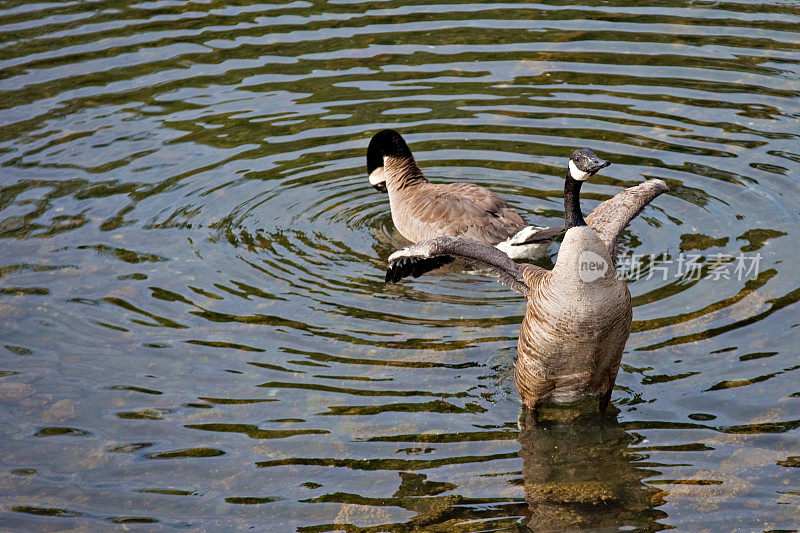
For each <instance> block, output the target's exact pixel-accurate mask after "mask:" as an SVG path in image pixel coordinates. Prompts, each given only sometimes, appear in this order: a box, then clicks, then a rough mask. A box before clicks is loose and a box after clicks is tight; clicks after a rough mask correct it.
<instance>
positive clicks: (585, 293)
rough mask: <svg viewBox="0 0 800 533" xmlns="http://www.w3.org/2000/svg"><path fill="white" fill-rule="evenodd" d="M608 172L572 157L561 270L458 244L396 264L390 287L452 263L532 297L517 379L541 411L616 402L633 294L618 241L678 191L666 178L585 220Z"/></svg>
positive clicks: (440, 242)
mask: <svg viewBox="0 0 800 533" xmlns="http://www.w3.org/2000/svg"><path fill="white" fill-rule="evenodd" d="M608 165H609V163H608V162H607V161H603V160H602V159H600V158H598V157H597V156H596V155H595V154H594V152H592V151H591V150H589V149H588V148H584V149H582V150H576V151H575V152H574V153H573V154H572V157H571V158H570V161H569V170H568V171H567V173H566V177H565V179H566V181H565V183H564V222H565V226H566V228H567V231H566V234H565V235H564V240H563V241H562V243H561V249H560V250H559V252H558V258H557V260H556V264H555V266H554V267H553V269H552V270H545V269H543V268H540V267H538V266H534V265H530V264H518V263H515V262H514V261H512V260H511V259H510V258H509V257H508V256H507V255H506V254H505V253H503V252H502V251H500V250H498V249H496V248H493V247H491V246H487V245H485V244H483V243H480V242H475V241H471V240H468V239H464V238H454V237H439V238H436V239H432V240H428V241H423V242H420V243H417V244H415V245H413V246H409V247H408V248H405V249H403V250H400V251H398V252H395V253H394V254H392V255H391V256H390V257H389V261H390V266H389V269H388V271H387V273H386V280H387V282H392V281H397V280H399V279H401V278H402V277H405V276H407V275H409V274H411V275H419V274H421V273H422V272H423V271H425V270H426V269H429V268H430V267H431V266H435V263H433V264H429V263H432V262H435V261H436V260H437V259H438V258H440V257H442V256H453V257H459V258H463V259H466V260H467V261H468V262H471V263H473V264H476V265H479V266H481V267H485V268H489V269H491V270H494V271H495V272H497V273H498V274H499V275H500V281H502V282H503V283H505V284H506V285H508V286H509V287H510V288H511V289H512V290H514V291H516V292H519V293H522V294H524V295H525V296H526V297H527V299H528V305H527V309H526V311H525V318H524V319H523V321H522V328H521V330H520V335H519V342H518V343H517V363H516V366H515V371H514V377H515V380H516V382H517V387H518V388H519V391H520V394H521V395H522V400H523V401H524V403H525V404H526V405H527V406H528V407H530V408H531V409H533V410H536V409H537V408H538V407H539V406H541V405H542V404H543V403H544V402H546V401H548V400H551V399H552V400H553V401H554V402H556V403H569V402H573V401H577V400H579V399H581V398H582V397H584V396H586V395H590V394H591V395H596V396H597V397H598V398H599V400H600V410H601V411H604V410H605V408H606V406H607V405H608V402H609V400H610V398H611V391H612V389H613V387H614V381H615V380H616V377H617V371H618V370H619V363H620V359H621V358H622V351H623V349H624V348H625V342H626V341H627V339H628V335H630V325H631V316H632V310H631V296H630V292H628V286H627V285H626V284H625V282H624V281H622V280H620V279H618V278H617V276H616V272H615V269H614V266H615V263H616V247H617V239H618V237H619V235H620V233H622V231H623V230H624V229H625V227H626V226H627V225H628V223H629V222H630V221H631V220H632V219H633V218H634V217H635V216H636V215H638V214H639V213H640V212H641V211H642V209H644V207H645V206H646V205H647V204H648V203H650V202H651V201H652V200H653V199H654V198H656V197H657V196H658V195H659V194H661V193H663V192H666V191H668V190H669V188H668V187H667V185H666V184H665V183H664V182H663V181H661V180H659V179H651V180H648V181H646V182H644V183H642V184H640V185H637V186H636V187H631V188H629V189H625V190H624V191H622V192H620V193H618V194H617V195H616V196H614V197H613V198H611V199H609V200H606V201H605V202H603V203H601V204H600V205H599V206H597V208H595V210H594V211H592V213H591V215H589V216H588V217H587V218H586V220H584V218H583V215H582V214H581V210H580V198H579V196H580V188H581V185H582V183H583V182H584V181H585V180H586V179H588V178H589V177H590V176H592V175H593V174H594V173H595V172H597V171H598V170H600V169H602V168H604V167H606V166H608Z"/></svg>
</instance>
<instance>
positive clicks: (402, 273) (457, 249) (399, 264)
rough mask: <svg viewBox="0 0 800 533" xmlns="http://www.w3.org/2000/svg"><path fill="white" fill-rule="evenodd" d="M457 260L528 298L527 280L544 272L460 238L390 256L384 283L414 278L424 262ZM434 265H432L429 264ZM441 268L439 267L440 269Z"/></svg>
mask: <svg viewBox="0 0 800 533" xmlns="http://www.w3.org/2000/svg"><path fill="white" fill-rule="evenodd" d="M442 257H450V258H452V257H458V258H460V259H464V260H466V261H467V262H469V263H471V264H473V265H475V266H476V267H478V268H487V269H489V270H491V271H493V272H495V273H496V274H498V275H499V277H500V281H501V282H503V283H504V284H505V285H507V286H508V287H509V288H511V290H513V291H515V292H518V293H520V294H524V295H525V296H530V288H529V286H528V282H527V281H526V279H531V277H535V276H536V275H537V274H542V275H543V274H545V273H546V272H547V271H546V270H544V269H542V268H539V267H537V266H534V265H528V264H525V265H519V264H517V263H515V262H514V261H512V260H511V259H510V258H509V257H508V256H507V255H506V254H505V253H503V252H501V251H500V250H498V249H497V248H495V247H493V246H489V245H488V244H483V243H480V242H476V241H473V240H470V239H464V238H461V237H438V238H436V239H430V240H427V241H422V242H419V243H417V244H414V245H411V246H408V247H406V248H403V249H402V250H399V251H397V252H395V253H393V254H392V255H391V256H389V269H388V270H387V272H386V280H387V281H397V280H400V279H402V278H404V277H407V276H409V275H415V274H414V272H419V270H420V269H421V268H422V267H421V266H420V265H421V264H424V262H426V261H427V262H431V261H432V260H434V259H436V258H442ZM430 264H432V265H435V263H430ZM439 266H441V265H439Z"/></svg>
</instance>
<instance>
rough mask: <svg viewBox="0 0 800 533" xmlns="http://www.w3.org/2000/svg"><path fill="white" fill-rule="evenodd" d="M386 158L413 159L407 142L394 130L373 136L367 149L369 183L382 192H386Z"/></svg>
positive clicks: (380, 132)
mask: <svg viewBox="0 0 800 533" xmlns="http://www.w3.org/2000/svg"><path fill="white" fill-rule="evenodd" d="M385 157H397V158H404V157H407V158H413V156H412V155H411V150H410V149H409V148H408V145H407V144H406V141H404V140H403V137H401V136H400V134H399V133H397V132H396V131H394V130H381V131H379V132H378V133H376V134H375V135H373V136H372V139H371V140H370V141H369V147H368V148H367V174H368V175H369V183H370V185H372V186H373V187H375V188H376V189H377V190H379V191H380V192H386V178H385V177H384V175H383V162H384V158H385Z"/></svg>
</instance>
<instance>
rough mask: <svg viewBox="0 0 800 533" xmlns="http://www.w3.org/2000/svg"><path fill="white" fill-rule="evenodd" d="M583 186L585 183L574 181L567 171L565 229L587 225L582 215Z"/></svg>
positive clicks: (565, 183)
mask: <svg viewBox="0 0 800 533" xmlns="http://www.w3.org/2000/svg"><path fill="white" fill-rule="evenodd" d="M581 185H583V182H582V181H578V180H576V179H574V178H573V177H572V175H571V174H570V172H569V170H567V176H566V180H565V181H564V227H565V229H569V228H574V227H577V226H585V225H586V221H585V220H584V219H583V214H582V213H581Z"/></svg>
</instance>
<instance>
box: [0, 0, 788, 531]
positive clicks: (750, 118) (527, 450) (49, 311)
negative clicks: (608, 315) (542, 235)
mask: <svg viewBox="0 0 800 533" xmlns="http://www.w3.org/2000/svg"><path fill="white" fill-rule="evenodd" d="M799 30H800V7H798V6H797V4H796V3H795V2H744V1H727V2H701V1H669V2H662V3H659V4H658V6H652V7H648V6H640V5H637V3H631V2H619V1H616V2H611V3H609V2H584V3H583V4H580V5H578V4H573V3H565V2H560V1H549V0H548V1H546V2H544V3H508V2H488V3H483V4H477V3H463V2H461V3H460V2H439V3H437V4H430V3H429V2H421V1H416V0H415V1H412V2H404V3H397V2H394V3H391V2H389V3H387V2H363V1H348V0H332V1H330V2H313V1H306V0H294V1H289V2H284V3H266V4H265V3H252V2H230V3H225V2H219V1H216V0H204V1H195V2H185V1H173V0H155V1H142V2H137V1H133V2H109V1H106V0H100V1H97V2H89V3H86V2H74V1H63V2H42V3H26V2H19V1H7V2H0V95H2V98H0V124H2V125H3V128H2V129H0V238H1V239H2V241H1V244H2V248H0V249H1V250H2V252H0V260H1V261H0V318H2V320H0V341H2V342H0V422H2V423H1V424H0V443H2V450H3V454H2V461H0V495H2V497H3V502H4V503H3V510H4V511H5V514H1V515H0V525H1V526H2V528H4V529H9V530H41V529H89V530H96V529H98V528H99V529H102V528H103V527H104V526H105V527H108V526H109V525H111V524H126V526H125V527H128V526H127V525H128V524H154V523H155V524H159V526H166V527H175V528H190V529H201V530H218V529H223V530H229V529H239V528H242V529H244V528H247V527H255V528H257V529H263V527H264V524H267V523H268V524H270V526H271V528H272V529H274V530H275V531H284V530H286V531H292V530H301V531H336V530H347V531H409V530H437V531H438V530H442V531H444V530H447V531H451V530H452V531H484V530H500V529H515V528H519V527H520V526H529V527H530V528H531V529H533V530H536V529H546V528H550V529H563V528H584V529H587V530H595V529H602V528H609V529H619V528H623V527H624V528H626V529H636V530H658V529H663V528H668V527H677V528H679V529H684V530H686V529H689V530H694V529H698V530H699V529H708V530H720V529H725V530H727V529H730V528H731V527H732V526H731V525H730V524H736V526H735V527H739V528H741V529H746V530H766V529H771V530H793V529H795V528H796V524H797V523H798V521H799V520H800V492H798V491H797V490H796V487H795V486H794V485H795V484H796V480H795V477H796V476H795V473H796V468H797V467H798V466H800V459H798V452H797V449H796V442H797V432H798V427H800V422H798V421H799V420H800V404H799V403H798V402H800V391H799V390H798V386H797V379H798V372H800V363H798V360H797V351H796V341H797V335H798V331H800V330H798V329H797V326H798V323H800V321H798V319H797V309H798V300H799V299H800V285H799V284H798V281H797V279H798V278H797V275H796V273H795V270H794V265H795V264H796V263H797V262H798V260H800V248H798V245H797V228H798V223H800V208H798V203H797V200H796V199H797V198H798V197H800V185H798V181H797V179H796V176H797V175H798V172H800V149H798V137H800V103H799V102H800V41H798V39H797V35H798V31H799ZM385 127H392V128H395V129H397V130H399V131H401V132H402V133H403V135H404V136H405V138H406V140H407V141H408V142H409V145H410V146H411V149H412V150H413V152H414V155H415V157H416V159H417V161H418V162H419V164H420V165H421V167H422V168H423V170H424V171H425V172H426V174H427V175H428V176H429V177H430V178H431V179H433V180H436V181H440V182H451V181H470V182H473V183H479V184H481V185H484V186H486V187H488V188H490V189H492V190H494V191H496V192H497V193H498V194H501V195H502V196H503V197H505V198H506V199H507V200H508V201H509V202H510V203H511V204H512V205H513V206H514V208H516V209H517V210H518V211H519V212H520V213H521V214H522V215H523V217H524V218H525V219H526V220H527V221H529V222H530V223H535V224H557V223H558V222H559V221H560V219H561V218H562V217H563V206H562V201H563V198H562V192H561V189H562V186H563V180H562V175H563V166H564V162H565V160H566V157H567V156H568V155H569V153H571V151H572V150H574V149H575V148H578V147H583V146H589V147H591V148H592V149H594V150H595V151H597V152H598V153H599V154H601V155H602V156H603V157H605V158H607V159H609V160H611V161H612V163H613V165H612V166H611V167H609V168H608V169H606V170H604V172H603V173H602V175H598V176H596V177H595V178H593V180H592V181H591V182H589V183H587V184H586V185H585V186H584V188H583V191H582V194H583V206H584V211H586V212H588V211H590V210H591V209H592V208H593V207H594V206H595V205H597V204H598V203H599V202H600V201H602V200H604V199H607V198H609V197H611V196H613V195H614V194H616V193H617V192H618V191H619V190H621V189H622V188H623V187H628V186H632V185H635V184H637V183H640V182H641V181H642V180H643V179H645V178H660V179H663V180H665V181H666V182H667V183H668V184H669V186H670V189H671V190H670V192H669V194H668V195H664V196H662V197H660V198H658V200H657V201H656V202H655V203H654V204H653V205H652V206H650V207H649V208H647V209H646V210H645V211H644V213H643V214H642V215H641V216H640V217H639V218H637V219H636V220H635V222H634V223H633V224H632V225H631V226H630V228H629V229H628V230H627V231H626V232H625V234H624V239H623V241H624V242H623V247H624V250H623V254H622V255H621V257H622V258H623V259H622V261H621V264H620V274H621V275H622V274H625V275H627V276H629V277H630V282H629V286H630V289H631V293H632V295H633V304H634V323H633V328H632V334H631V337H630V340H629V341H628V345H627V351H626V353H625V355H624V357H623V367H622V369H621V372H620V375H619V378H618V380H617V389H616V390H615V392H614V396H613V403H614V404H615V406H616V407H617V408H618V409H619V414H618V415H616V417H611V418H609V419H606V420H599V419H597V417H594V416H586V415H584V414H580V413H577V412H574V411H572V410H566V411H564V412H559V411H553V412H550V411H548V412H546V413H543V415H542V417H541V419H540V420H539V423H538V425H534V424H532V423H531V421H530V420H525V419H524V417H523V420H521V421H520V420H519V415H520V403H519V400H518V395H517V392H516V389H515V386H514V382H513V377H512V376H513V364H514V356H515V351H516V338H517V334H518V328H519V323H520V320H521V317H522V315H523V313H524V309H525V303H524V302H523V301H522V300H521V299H520V298H519V297H518V296H517V295H515V294H514V293H512V292H510V291H508V290H507V289H505V288H504V287H503V286H501V285H499V284H498V283H497V282H496V280H495V279H494V278H491V277H487V276H482V275H475V273H468V272H465V271H464V269H463V268H461V267H459V266H458V265H456V266H453V267H447V268H444V269H441V270H439V271H437V272H434V273H432V274H430V275H427V276H424V277H422V278H420V279H418V280H406V281H403V282H401V283H398V284H388V285H387V284H385V283H384V281H383V276H384V272H385V268H386V258H387V257H388V256H389V254H390V253H391V252H392V251H393V250H395V249H397V248H399V247H402V246H404V245H406V244H407V242H406V241H405V240H403V238H402V237H401V236H400V235H399V234H398V233H397V231H396V230H395V228H394V225H393V224H392V220H391V214H390V212H389V207H388V202H387V197H386V195H384V194H381V193H378V192H376V191H375V190H373V189H372V188H371V187H370V186H369V183H368V181H367V176H366V172H365V152H366V146H367V144H368V142H369V138H370V137H371V135H372V134H373V133H375V132H376V131H378V130H379V129H382V128H385ZM557 253H558V245H553V247H552V250H551V252H550V254H549V256H548V257H546V258H544V259H542V260H541V261H540V264H541V265H542V266H550V265H551V264H552V263H553V262H554V261H555V259H556V256H557ZM520 422H521V424H520V425H518V423H520ZM520 427H521V428H522V429H520Z"/></svg>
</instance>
